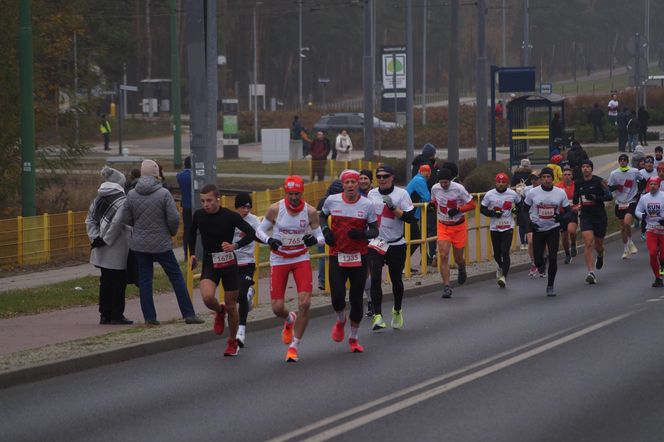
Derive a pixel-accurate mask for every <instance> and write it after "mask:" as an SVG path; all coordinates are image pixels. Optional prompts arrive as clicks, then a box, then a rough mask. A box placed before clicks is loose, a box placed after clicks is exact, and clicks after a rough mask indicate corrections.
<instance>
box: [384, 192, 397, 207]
mask: <svg viewBox="0 0 664 442" xmlns="http://www.w3.org/2000/svg"><path fill="white" fill-rule="evenodd" d="M383 202H384V203H385V205H386V206H387V208H388V209H390V210H394V209H396V208H397V206H395V205H394V201H392V197H391V196H389V195H383Z"/></svg>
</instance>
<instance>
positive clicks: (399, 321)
mask: <svg viewBox="0 0 664 442" xmlns="http://www.w3.org/2000/svg"><path fill="white" fill-rule="evenodd" d="M390 325H391V326H392V328H393V329H395V330H399V329H400V328H403V315H402V314H401V310H395V309H394V308H392V323H391V324H390Z"/></svg>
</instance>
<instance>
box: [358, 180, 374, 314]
mask: <svg viewBox="0 0 664 442" xmlns="http://www.w3.org/2000/svg"><path fill="white" fill-rule="evenodd" d="M371 180H373V172H372V171H371V170H369V169H362V170H360V181H359V184H360V195H362V196H367V195H368V194H369V191H370V190H371ZM364 297H365V298H366V300H367V313H366V314H367V317H372V316H373V315H374V309H373V303H372V302H371V269H369V271H368V272H367V280H366V282H365V283H364Z"/></svg>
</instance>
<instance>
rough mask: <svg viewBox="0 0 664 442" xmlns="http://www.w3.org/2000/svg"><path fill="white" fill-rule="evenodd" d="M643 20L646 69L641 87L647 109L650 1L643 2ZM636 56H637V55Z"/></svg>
mask: <svg viewBox="0 0 664 442" xmlns="http://www.w3.org/2000/svg"><path fill="white" fill-rule="evenodd" d="M645 1H646V4H645V9H646V10H645V19H646V25H645V35H646V47H645V55H646V68H645V71H644V72H645V75H644V80H646V83H645V84H644V86H643V106H644V107H647V106H648V104H647V102H648V83H647V80H648V70H649V69H650V0H645ZM637 56H638V54H637Z"/></svg>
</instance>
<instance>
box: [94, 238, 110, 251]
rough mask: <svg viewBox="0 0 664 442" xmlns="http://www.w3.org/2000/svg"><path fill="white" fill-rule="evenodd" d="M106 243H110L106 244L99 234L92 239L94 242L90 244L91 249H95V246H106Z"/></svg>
mask: <svg viewBox="0 0 664 442" xmlns="http://www.w3.org/2000/svg"><path fill="white" fill-rule="evenodd" d="M106 245H108V244H106V243H105V242H104V240H103V239H101V236H98V237H96V238H95V239H94V240H93V241H92V243H91V244H90V249H94V248H97V247H104V246H106Z"/></svg>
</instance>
